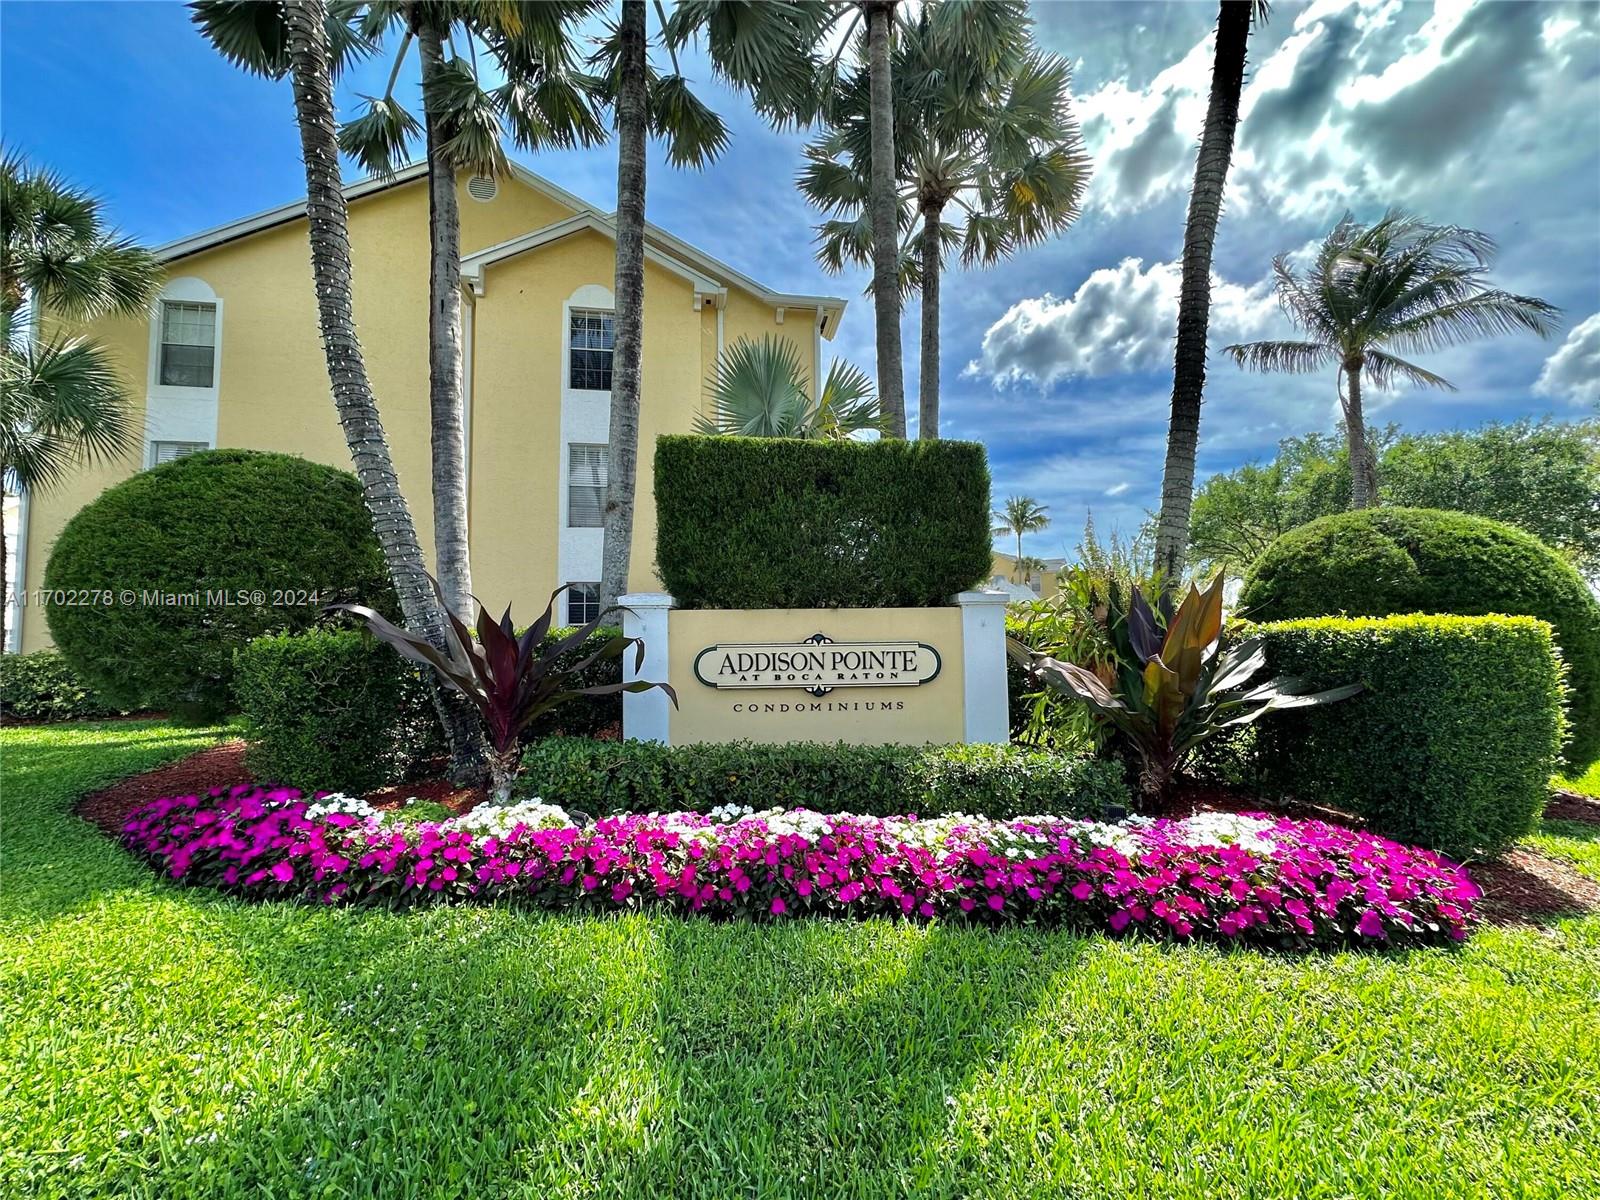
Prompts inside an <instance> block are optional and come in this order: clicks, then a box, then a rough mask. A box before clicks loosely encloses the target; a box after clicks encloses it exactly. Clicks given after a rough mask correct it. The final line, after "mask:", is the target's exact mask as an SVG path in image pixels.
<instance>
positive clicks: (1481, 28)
mask: <svg viewBox="0 0 1600 1200" xmlns="http://www.w3.org/2000/svg"><path fill="white" fill-rule="evenodd" d="M1281 21H1282V18H1280V17H1278V16H1277V14H1274V20H1273V22H1272V23H1271V24H1269V25H1268V26H1266V27H1265V28H1262V29H1258V30H1256V31H1254V32H1253V33H1252V35H1251V53H1250V64H1249V75H1248V77H1247V79H1246V83H1245V89H1244V92H1243V95H1242V97H1241V100H1240V118H1241V119H1240V124H1239V132H1238V135H1237V144H1236V147H1235V152H1234V164H1233V170H1232V173H1231V176H1230V182H1229V188H1228V200H1229V206H1230V208H1231V209H1233V210H1234V211H1236V212H1250V211H1253V210H1258V209H1268V210H1270V211H1273V212H1275V213H1277V214H1279V215H1280V216H1288V217H1296V216H1317V217H1319V218H1320V217H1323V216H1326V215H1327V212H1328V211H1330V210H1333V211H1337V210H1340V209H1343V208H1346V207H1356V206H1360V205H1363V204H1393V203H1416V202H1417V201H1418V200H1419V199H1421V198H1422V197H1424V196H1430V195H1438V194H1439V193H1440V192H1441V190H1449V189H1451V188H1459V189H1460V190H1462V191H1466V192H1472V191H1477V190H1479V189H1481V188H1486V187H1492V186H1494V183H1495V179H1496V176H1497V172H1484V171H1482V170H1481V163H1480V152H1487V153H1492V154H1494V155H1495V156H1496V158H1497V159H1498V160H1501V161H1504V160H1505V158H1506V157H1507V155H1508V154H1511V155H1521V154H1524V153H1528V152H1532V153H1533V154H1534V155H1536V156H1544V157H1545V158H1546V159H1547V158H1548V156H1549V155H1551V154H1555V155H1557V156H1570V155H1571V154H1573V153H1581V152H1582V149H1583V145H1582V144H1581V142H1580V141H1575V140H1574V139H1573V138H1571V137H1565V138H1556V139H1552V138H1551V137H1550V136H1548V135H1550V134H1552V133H1553V132H1554V131H1555V130H1556V129H1557V128H1560V127H1567V128H1568V129H1569V130H1570V132H1572V133H1576V132H1578V129H1576V128H1572V126H1571V123H1572V122H1573V121H1574V120H1580V121H1581V120H1583V119H1584V118H1583V117H1582V115H1581V114H1584V113H1587V112H1589V111H1591V110H1592V108H1593V105H1594V103H1595V101H1596V98H1597V89H1596V85H1595V81H1596V76H1595V74H1594V72H1593V62H1594V53H1595V46H1596V39H1597V37H1600V32H1597V12H1596V6H1594V5H1572V6H1557V5H1555V4H1496V3H1481V4H1477V5H1466V4H1458V3H1439V4H1436V5H1434V6H1433V7H1432V10H1431V12H1430V11H1429V10H1427V9H1424V8H1423V7H1422V6H1421V5H1416V6H1408V5H1404V4H1400V3H1397V2H1396V0H1362V3H1360V4H1348V3H1346V2H1345V0H1327V2H1324V3H1317V4H1313V5H1311V6H1308V7H1307V8H1305V9H1304V10H1302V11H1301V12H1299V13H1298V14H1297V15H1296V16H1295V18H1294V20H1293V22H1292V24H1290V25H1288V26H1287V27H1285V26H1284V25H1282V24H1280V22H1281ZM1280 38H1281V40H1278V39H1280ZM1213 42H1214V38H1213V36H1212V35H1211V34H1209V33H1208V34H1207V35H1206V36H1205V37H1203V38H1201V39H1199V40H1198V41H1197V42H1195V43H1193V44H1191V45H1189V47H1188V48H1187V50H1183V51H1181V54H1182V56H1181V57H1180V58H1179V59H1178V60H1177V61H1176V62H1174V63H1172V64H1171V65H1170V66H1168V67H1167V68H1166V69H1165V70H1163V71H1161V72H1160V73H1159V74H1157V75H1155V76H1154V77H1153V78H1152V79H1150V81H1149V82H1148V83H1147V84H1145V85H1144V86H1142V87H1135V86H1130V83H1129V81H1128V80H1127V78H1125V77H1124V78H1118V79H1112V80H1110V81H1108V82H1106V83H1104V84H1102V85H1101V86H1100V87H1098V88H1095V89H1093V90H1091V91H1088V92H1085V93H1084V94H1083V95H1081V96H1078V97H1075V99H1074V104H1075V106H1076V108H1077V110H1078V113H1079V115H1080V117H1081V119H1082V121H1083V126H1084V135H1085V141H1086V143H1087V145H1088V148H1089V151H1090V154H1091V156H1092V157H1093V159H1094V162H1095V176H1094V179H1093V181H1092V182H1091V184H1090V189H1089V194H1088V197H1087V204H1088V206H1089V207H1090V208H1097V209H1099V210H1101V211H1104V212H1106V213H1109V214H1125V213H1128V212H1135V211H1138V210H1140V209H1142V208H1145V207H1147V206H1149V205H1151V204H1154V203H1156V202H1158V201H1161V200H1163V199H1167V198H1172V197H1176V196H1178V195H1180V194H1181V193H1182V192H1184V191H1185V190H1187V188H1188V187H1189V185H1190V182H1191V176H1192V173H1193V170H1194V155H1195V146H1196V144H1197V143H1198V141H1199V137H1200V133H1201V129H1202V127H1203V125H1204V122H1205V109H1206V102H1207V98H1208V94H1209V87H1210V76H1211V60H1212V53H1213V49H1212V47H1213ZM1581 128H1587V127H1586V126H1585V127H1581Z"/></svg>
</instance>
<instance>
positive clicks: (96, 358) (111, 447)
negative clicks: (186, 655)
mask: <svg viewBox="0 0 1600 1200" xmlns="http://www.w3.org/2000/svg"><path fill="white" fill-rule="evenodd" d="M160 282H161V265H160V263H158V262H157V261H156V258H155V256H154V255H153V254H151V253H150V252H149V251H148V250H146V249H144V248H143V247H141V246H137V245H135V244H134V243H133V242H132V241H130V240H128V239H127V238H123V237H120V236H118V235H117V234H116V233H115V232H114V231H112V230H110V229H108V228H107V227H106V225H105V220H104V214H103V213H102V212H101V208H100V203H99V201H97V200H96V199H95V198H94V197H93V196H91V195H90V194H89V193H88V192H85V191H83V190H82V189H80V188H76V187H73V186H72V185H71V184H69V183H67V182H66V181H65V180H64V179H62V178H61V177H60V176H59V175H56V174H55V173H53V172H51V171H46V170H41V169H39V168H37V167H32V166H30V165H29V164H28V163H27V162H26V161H24V160H23V158H22V157H21V156H20V155H17V154H12V153H8V154H6V155H5V156H4V158H3V160H0V504H3V503H4V501H5V498H6V496H8V495H11V494H13V493H14V492H22V491H39V490H42V489H45V488H48V487H50V486H51V485H53V484H55V483H57V482H58V481H59V480H60V479H61V478H62V477H63V476H64V475H66V473H67V472H68V471H69V470H70V469H71V468H72V466H73V465H74V464H75V463H77V462H80V461H84V460H87V461H91V462H95V461H103V460H114V459H118V458H122V457H124V456H126V455H128V454H129V453H131V452H132V451H133V450H134V449H135V448H136V447H137V446H138V445H139V443H140V441H141V439H142V437H143V426H142V423H141V422H140V421H139V420H138V417H137V414H136V412H135V409H134V407H133V403H132V400H131V398H130V397H129V396H128V394H127V390H126V389H125V388H124V387H123V384H122V380H121V378H120V376H118V374H117V371H116V368H115V365H114V364H113V363H112V361H111V358H110V356H109V355H108V354H107V352H106V350H105V349H104V348H103V347H102V346H100V345H99V344H98V343H96V342H94V341H91V340H89V339H87V338H83V337H78V336H75V335H73V334H72V333H71V332H70V331H60V332H54V333H51V334H49V335H45V336H30V327H33V326H36V325H37V324H38V318H39V317H41V316H42V315H43V314H45V313H49V314H50V316H51V317H58V318H62V319H63V320H65V321H68V322H78V321H90V320H93V319H95V318H96V317H102V316H107V315H110V314H120V315H123V316H139V315H142V314H143V313H145V312H146V311H147V309H148V307H149V305H150V302H151V300H152V299H153V297H154V296H155V293H156V290H157V288H158V287H159V286H160ZM8 570H9V564H8V563H7V562H6V551H5V543H4V539H3V538H0V586H4V587H6V588H9V584H10V578H11V577H10V575H9V573H8ZM18 571H19V573H20V571H21V568H20V567H19V568H18ZM0 604H3V606H0V613H9V612H10V607H9V606H10V592H9V590H7V591H5V592H4V598H3V602H0Z"/></svg>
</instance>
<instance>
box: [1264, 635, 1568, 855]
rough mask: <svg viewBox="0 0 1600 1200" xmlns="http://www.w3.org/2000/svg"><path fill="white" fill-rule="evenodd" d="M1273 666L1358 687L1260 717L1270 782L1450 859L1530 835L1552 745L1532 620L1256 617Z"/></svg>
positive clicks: (1541, 649) (1556, 732)
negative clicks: (1341, 697)
mask: <svg viewBox="0 0 1600 1200" xmlns="http://www.w3.org/2000/svg"><path fill="white" fill-rule="evenodd" d="M1255 632H1256V633H1257V634H1259V635H1260V636H1261V638H1262V639H1263V640H1264V642H1265V644H1266V649H1267V666H1268V670H1269V671H1270V672H1271V673H1273V674H1285V675H1294V676H1299V677H1300V678H1301V679H1303V680H1304V681H1305V683H1306V685H1307V686H1309V687H1313V688H1323V687H1333V686H1336V685H1338V684H1343V683H1350V682H1355V681H1360V682H1361V683H1364V684H1365V685H1366V691H1364V692H1363V693H1362V694H1361V695H1358V696H1356V697H1354V698H1352V699H1349V700H1345V701H1343V702H1341V703H1339V704H1331V705H1328V706H1327V707H1324V708H1308V709H1294V710H1290V711H1287V712H1279V713H1273V714H1271V715H1269V716H1268V717H1267V718H1266V719H1265V720H1263V721H1262V722H1261V723H1260V724H1259V725H1258V726H1257V730H1258V732H1257V750H1258V761H1259V765H1260V769H1261V771H1262V774H1263V778H1264V782H1265V784H1266V786H1267V787H1268V788H1269V789H1270V790H1272V791H1275V792H1278V793H1281V794H1290V795H1293V796H1296V797H1299V798H1300V799H1303V800H1309V801H1312V802H1314V803H1319V804H1326V805H1329V806H1331V807H1334V808H1340V809H1345V810H1348V811H1352V812H1355V813H1357V814H1359V815H1360V816H1361V817H1362V818H1364V819H1365V821H1366V822H1367V823H1368V824H1369V825H1370V826H1371V827H1372V828H1373V829H1375V830H1377V831H1378V832H1380V833H1383V834H1386V835H1388V836H1389V837H1393V838H1396V839H1398V840H1400V841H1404V842H1419V843H1421V844H1423V845H1425V846H1432V847H1434V848H1435V849H1439V850H1443V851H1445V852H1446V853H1449V854H1452V855H1456V856H1466V855H1471V854H1477V853H1487V852H1492V851H1495V850H1499V849H1501V848H1503V847H1505V846H1508V845H1510V844H1511V843H1512V842H1514V841H1515V840H1516V839H1517V838H1519V837H1521V836H1523V835H1524V834H1526V833H1528V832H1530V831H1531V830H1532V828H1533V826H1534V822H1535V821H1536V820H1537V818H1538V815H1539V812H1540V811H1541V810H1542V808H1543V807H1544V802H1545V799H1546V797H1547V794H1548V786H1549V781H1550V775H1551V772H1552V770H1553V769H1554V767H1555V763H1556V756H1557V753H1558V750H1559V747H1560V744H1561V733H1562V714H1561V664H1560V661H1559V659H1558V658H1557V657H1556V654H1555V650H1554V643H1553V641H1552V637H1551V630H1550V626H1549V625H1548V624H1546V623H1545V622H1543V621H1539V620H1536V619H1534V618H1532V617H1454V616H1398V617H1387V618H1371V617H1368V618H1358V619H1343V618H1338V617H1325V618H1321V619H1316V620H1307V621H1288V622H1283V623H1281V624H1271V625H1261V626H1257V627H1256V629H1255Z"/></svg>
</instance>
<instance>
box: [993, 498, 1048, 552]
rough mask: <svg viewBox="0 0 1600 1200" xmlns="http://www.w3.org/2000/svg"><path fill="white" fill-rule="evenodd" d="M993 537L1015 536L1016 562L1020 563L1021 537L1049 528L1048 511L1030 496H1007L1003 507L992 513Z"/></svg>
mask: <svg viewBox="0 0 1600 1200" xmlns="http://www.w3.org/2000/svg"><path fill="white" fill-rule="evenodd" d="M994 519H995V527H994V532H995V536H996V537H999V536H1000V535H1001V534H1004V533H1014V534H1016V535H1017V556H1016V561H1018V562H1020V561H1022V535H1023V534H1025V533H1038V532H1039V531H1040V530H1043V529H1048V528H1050V510H1049V509H1048V508H1047V507H1046V506H1045V505H1043V504H1040V503H1039V502H1038V501H1037V500H1035V499H1034V498H1033V497H1032V496H1007V497H1006V502H1005V505H1004V507H1002V508H999V509H997V510H995V513H994Z"/></svg>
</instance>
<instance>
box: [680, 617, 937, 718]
mask: <svg viewBox="0 0 1600 1200" xmlns="http://www.w3.org/2000/svg"><path fill="white" fill-rule="evenodd" d="M667 620H668V623H669V624H668V629H669V630H670V633H669V637H668V645H669V647H670V649H669V652H668V661H667V672H668V681H669V682H670V683H671V684H672V686H673V688H674V690H675V691H676V692H677V693H678V707H677V708H676V709H675V710H673V711H672V713H671V715H670V716H669V718H668V720H669V726H668V728H669V729H670V731H671V733H670V740H671V743H672V744H673V745H674V746H682V745H688V744H691V743H695V742H727V741H732V740H735V739H738V740H748V741H752V742H763V743H786V742H849V743H851V744H852V745H858V746H876V745H887V744H890V743H901V744H913V745H915V744H918V743H944V742H960V741H964V740H965V708H964V704H965V699H964V698H965V694H966V693H965V687H966V681H965V670H964V667H963V662H962V638H961V610H960V609H959V608H873V609H852V608H843V609H841V608H830V609H795V608H786V609H765V610H761V611H747V610H738V611H727V610H721V611H719V610H699V609H685V610H682V611H674V612H672V613H669V614H668V617H667ZM815 633H822V634H824V635H826V636H827V637H830V638H832V639H833V640H834V641H835V642H871V641H894V642H921V643H924V644H926V645H929V646H932V647H933V648H934V650H936V651H937V652H938V654H939V658H940V669H939V673H938V675H937V676H936V677H935V678H934V679H932V680H931V681H930V682H927V683H923V684H921V685H920V686H917V687H840V688H835V689H834V690H833V691H832V692H830V693H829V694H828V695H826V696H812V695H811V694H810V693H808V692H806V691H805V690H804V689H803V688H797V687H784V688H738V689H725V688H714V687H710V686H708V685H706V684H704V683H702V682H700V680H699V679H697V678H696V676H695V670H694V660H695V658H696V656H697V655H699V653H700V652H701V651H702V650H704V649H705V648H706V647H708V646H713V645H719V644H727V643H739V642H746V643H749V642H801V641H804V639H806V638H808V637H810V636H811V635H812V634H815Z"/></svg>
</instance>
